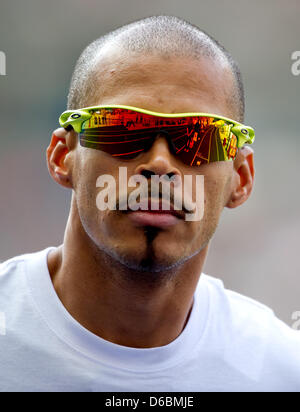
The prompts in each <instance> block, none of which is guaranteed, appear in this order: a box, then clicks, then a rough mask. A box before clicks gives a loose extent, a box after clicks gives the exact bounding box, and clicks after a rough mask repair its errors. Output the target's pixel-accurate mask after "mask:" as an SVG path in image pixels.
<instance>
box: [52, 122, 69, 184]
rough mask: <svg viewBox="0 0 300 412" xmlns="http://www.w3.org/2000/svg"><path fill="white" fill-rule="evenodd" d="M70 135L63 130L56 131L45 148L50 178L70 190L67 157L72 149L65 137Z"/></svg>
mask: <svg viewBox="0 0 300 412" xmlns="http://www.w3.org/2000/svg"><path fill="white" fill-rule="evenodd" d="M70 133H72V132H69V131H67V130H66V129H64V128H59V129H56V130H55V131H54V132H53V134H52V138H51V142H50V144H49V146H48V148H47V164H48V169H49V173H50V175H51V176H52V178H53V179H54V180H55V181H56V182H57V183H59V184H60V185H61V186H64V187H67V188H72V187H73V185H72V179H71V170H70V162H69V161H68V160H69V155H70V153H71V150H72V148H71V147H70V144H69V145H68V144H67V137H68V135H69V134H70Z"/></svg>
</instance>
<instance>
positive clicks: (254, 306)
mask: <svg viewBox="0 0 300 412" xmlns="http://www.w3.org/2000/svg"><path fill="white" fill-rule="evenodd" d="M51 249H52V248H47V249H45V250H43V251H41V252H38V253H32V254H26V255H22V256H18V257H16V258H13V259H10V260H8V261H6V262H4V263H3V264H1V265H0V391H2V392H3V391H21V392H23V391H30V392H32V391H34V392H39V391H46V392H48V391H52V392H53V391H54V392H61V391H68V392H70V391H71V392H73V391H76V392H82V391H84V392H93V391H100V392H102V391H105V392H106V391H107V392H123V391H124V392H127V391H130V392H152V391H153V392H155V391H156V392H176V391H179V392H202V391H229V392H232V391H293V392H294V391H300V332H298V331H295V330H292V329H291V328H289V327H288V326H287V325H285V324H284V323H283V322H281V321H280V320H279V319H277V318H276V317H275V316H274V313H273V312H272V310H271V309H269V308H267V307H266V306H264V305H262V304H260V303H258V302H256V301H254V300H252V299H249V298H247V297H244V296H241V295H239V294H237V293H235V292H232V291H229V290H226V289H224V286H223V283H222V282H221V281H220V280H218V279H215V278H212V277H210V276H207V275H205V274H202V275H201V277H200V281H199V283H198V286H197V289H196V292H195V297H194V305H193V309H192V312H191V315H190V318H189V321H188V323H187V325H186V327H185V329H184V330H183V332H182V333H181V334H180V336H179V337H178V338H177V339H175V340H174V341H173V342H171V343H170V344H168V345H166V346H162V347H157V348H151V349H135V348H129V347H125V346H120V345H116V344H113V343H111V342H108V341H106V340H104V339H102V338H99V337H98V336H96V335H94V334H93V333H91V332H89V331H88V330H86V329H85V328H84V327H82V326H81V325H80V324H79V323H78V322H77V321H76V320H74V319H73V318H72V316H71V315H70V314H69V313H68V312H67V310H66V309H65V308H64V306H63V304H62V303H61V301H60V300H59V298H58V296H57V294H56V292H55V289H54V287H53V285H52V282H51V279H50V275H49V271H48V266H47V254H48V252H49V251H50V250H51Z"/></svg>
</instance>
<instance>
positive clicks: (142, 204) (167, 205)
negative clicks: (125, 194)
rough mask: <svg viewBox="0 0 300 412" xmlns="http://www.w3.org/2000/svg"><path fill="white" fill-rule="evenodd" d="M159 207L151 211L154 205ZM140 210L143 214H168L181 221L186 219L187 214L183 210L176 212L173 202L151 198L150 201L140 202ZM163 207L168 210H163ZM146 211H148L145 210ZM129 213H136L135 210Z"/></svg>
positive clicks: (142, 200) (143, 200)
mask: <svg viewBox="0 0 300 412" xmlns="http://www.w3.org/2000/svg"><path fill="white" fill-rule="evenodd" d="M151 203H153V205H159V207H158V208H156V209H153V210H152V209H151V207H152V205H151ZM139 204H140V208H139V209H138V210H137V211H142V212H152V213H155V212H157V213H167V214H171V215H174V216H176V217H178V218H179V219H184V218H185V212H184V211H183V210H175V206H174V204H173V203H172V202H167V201H166V200H164V199H154V198H152V199H151V198H149V199H141V201H140V202H139ZM163 205H165V208H166V210H164V209H163ZM143 209H146V210H143ZM128 211H129V212H134V211H133V210H131V209H129V210H128Z"/></svg>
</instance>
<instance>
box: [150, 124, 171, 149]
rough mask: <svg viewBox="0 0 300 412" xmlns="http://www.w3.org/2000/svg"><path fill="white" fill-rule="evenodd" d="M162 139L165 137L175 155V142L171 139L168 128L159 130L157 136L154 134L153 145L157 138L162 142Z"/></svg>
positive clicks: (164, 139)
mask: <svg viewBox="0 0 300 412" xmlns="http://www.w3.org/2000/svg"><path fill="white" fill-rule="evenodd" d="M162 139H163V141H164V142H165V144H166V145H167V146H168V150H169V151H170V152H171V154H173V155H174V154H175V146H174V144H173V142H172V139H171V136H170V134H169V133H168V132H167V131H166V130H164V129H161V130H159V131H158V132H157V133H156V134H155V136H154V142H153V143H152V145H153V144H154V143H155V142H156V141H157V140H159V141H160V142H161V141H162Z"/></svg>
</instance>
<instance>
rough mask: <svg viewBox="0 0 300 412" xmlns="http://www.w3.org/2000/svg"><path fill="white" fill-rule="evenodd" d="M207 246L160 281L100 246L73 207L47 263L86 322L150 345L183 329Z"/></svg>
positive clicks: (111, 335)
mask: <svg viewBox="0 0 300 412" xmlns="http://www.w3.org/2000/svg"><path fill="white" fill-rule="evenodd" d="M207 251H208V246H206V247H205V248H203V249H202V250H201V251H200V252H199V253H198V254H197V255H195V256H193V257H192V258H190V259H189V260H187V261H185V262H184V263H183V264H182V265H180V266H177V267H176V268H174V269H172V270H169V271H168V272H170V273H164V274H163V275H164V276H159V278H160V279H164V281H158V282H155V281H153V273H149V274H147V272H145V271H143V272H140V273H139V272H138V271H133V270H131V269H128V268H127V267H125V266H124V265H122V264H120V263H119V262H118V261H116V260H115V259H113V258H112V257H110V256H109V255H108V254H107V253H105V252H103V251H102V250H101V249H99V248H98V247H97V246H96V245H95V243H94V242H93V241H92V240H91V239H90V238H89V236H88V235H87V234H86V232H85V231H84V229H83V227H82V225H81V221H80V218H79V216H78V213H77V212H76V210H74V207H73V208H72V209H71V213H70V216H69V220H68V223H67V227H66V232H65V238H64V243H63V245H62V246H60V247H59V248H57V249H56V250H54V251H53V252H51V253H50V254H49V255H48V267H49V272H50V276H51V279H52V282H53V285H54V288H55V290H56V293H57V294H58V297H59V298H60V300H61V301H62V303H63V305H64V306H65V308H66V309H67V310H68V312H69V313H70V314H71V315H72V316H73V318H74V319H76V320H77V321H78V322H79V323H80V324H81V325H82V326H84V327H85V328H86V329H88V330H89V331H91V332H92V333H94V334H96V335H98V336H100V337H101V338H103V339H105V340H108V341H110V342H113V343H116V344H119V345H122V346H129V347H134V348H151V347H158V346H164V345H167V344H169V343H170V342H172V341H173V340H174V339H176V338H177V337H178V336H179V335H180V333H181V332H182V331H183V329H184V327H185V325H186V323H187V321H188V318H189V315H190V312H191V309H192V305H193V296H194V292H195V289H196V286H197V283H198V280H199V276H200V274H201V271H202V267H203V265H204V261H205V257H206V255H207ZM148 275H149V276H148ZM160 275H161V274H160ZM148 278H149V279H152V280H151V281H150V282H149V281H147V279H148ZM136 279H142V281H140V280H139V281H138V282H137V281H136Z"/></svg>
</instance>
